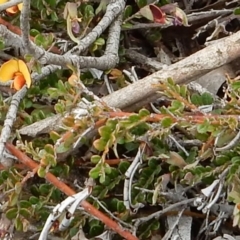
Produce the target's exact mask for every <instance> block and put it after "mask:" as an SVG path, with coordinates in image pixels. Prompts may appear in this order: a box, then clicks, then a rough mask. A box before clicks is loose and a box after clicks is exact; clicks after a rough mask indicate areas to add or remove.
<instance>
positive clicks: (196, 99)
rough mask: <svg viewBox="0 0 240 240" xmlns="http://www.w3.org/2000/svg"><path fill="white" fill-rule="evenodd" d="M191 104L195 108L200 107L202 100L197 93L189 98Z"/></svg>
mask: <svg viewBox="0 0 240 240" xmlns="http://www.w3.org/2000/svg"><path fill="white" fill-rule="evenodd" d="M191 102H192V103H193V104H194V105H196V106H201V105H202V98H201V96H200V95H199V94H198V93H193V94H192V96H191Z"/></svg>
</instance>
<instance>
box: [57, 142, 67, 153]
mask: <svg viewBox="0 0 240 240" xmlns="http://www.w3.org/2000/svg"><path fill="white" fill-rule="evenodd" d="M68 150H69V147H66V146H65V144H64V142H63V143H61V144H59V145H58V146H57V147H56V153H64V152H67V151H68Z"/></svg>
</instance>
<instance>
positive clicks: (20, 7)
mask: <svg viewBox="0 0 240 240" xmlns="http://www.w3.org/2000/svg"><path fill="white" fill-rule="evenodd" d="M22 7H23V3H19V4H18V9H19V11H22Z"/></svg>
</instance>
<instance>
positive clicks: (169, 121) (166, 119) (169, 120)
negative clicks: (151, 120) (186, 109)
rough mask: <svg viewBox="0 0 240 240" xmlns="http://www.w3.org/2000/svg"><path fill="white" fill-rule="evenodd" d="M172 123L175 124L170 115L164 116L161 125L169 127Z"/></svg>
mask: <svg viewBox="0 0 240 240" xmlns="http://www.w3.org/2000/svg"><path fill="white" fill-rule="evenodd" d="M172 124H173V120H172V118H170V117H164V118H163V119H162V121H161V125H162V127H164V128H169V127H171V126H172Z"/></svg>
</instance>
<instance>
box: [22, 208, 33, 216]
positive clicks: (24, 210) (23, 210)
mask: <svg viewBox="0 0 240 240" xmlns="http://www.w3.org/2000/svg"><path fill="white" fill-rule="evenodd" d="M19 214H21V215H22V216H23V217H25V218H29V217H30V216H31V211H30V210H28V209H26V208H21V209H19Z"/></svg>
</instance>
